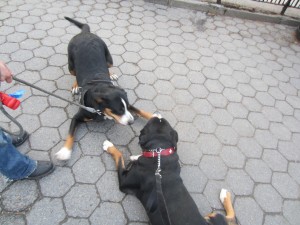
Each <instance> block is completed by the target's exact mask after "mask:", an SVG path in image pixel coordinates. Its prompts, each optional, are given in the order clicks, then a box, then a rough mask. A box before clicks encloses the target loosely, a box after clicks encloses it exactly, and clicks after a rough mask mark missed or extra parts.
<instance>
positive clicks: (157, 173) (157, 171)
mask: <svg viewBox="0 0 300 225" xmlns="http://www.w3.org/2000/svg"><path fill="white" fill-rule="evenodd" d="M162 150H163V149H162V148H157V149H155V150H154V151H153V155H154V152H156V153H157V169H156V171H155V175H158V176H160V177H161V174H160V172H161V168H160V156H161V154H160V153H161V152H162Z"/></svg>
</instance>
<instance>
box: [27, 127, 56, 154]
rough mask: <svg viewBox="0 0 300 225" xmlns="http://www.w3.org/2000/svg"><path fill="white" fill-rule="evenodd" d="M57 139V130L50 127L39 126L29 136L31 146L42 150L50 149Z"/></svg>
mask: <svg viewBox="0 0 300 225" xmlns="http://www.w3.org/2000/svg"><path fill="white" fill-rule="evenodd" d="M59 139H60V137H59V134H58V131H57V130H56V129H54V128H50V127H41V128H39V129H38V130H37V131H35V132H34V133H33V134H31V135H30V137H29V140H30V143H31V147H32V148H33V149H36V150H42V151H47V150H49V149H51V148H52V147H53V146H54V145H56V144H57V143H58V142H59ZM41 140H43V141H41Z"/></svg>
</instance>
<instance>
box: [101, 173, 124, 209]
mask: <svg viewBox="0 0 300 225" xmlns="http://www.w3.org/2000/svg"><path fill="white" fill-rule="evenodd" d="M96 186H97V189H98V192H99V194H100V197H101V200H102V201H111V202H116V203H117V202H120V201H122V199H123V198H124V196H125V194H124V193H122V192H121V191H120V190H119V181H118V177H117V173H116V172H112V171H107V172H105V173H104V174H103V176H102V177H101V178H100V180H99V181H98V182H97V184H96Z"/></svg>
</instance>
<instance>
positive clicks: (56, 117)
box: [40, 108, 67, 127]
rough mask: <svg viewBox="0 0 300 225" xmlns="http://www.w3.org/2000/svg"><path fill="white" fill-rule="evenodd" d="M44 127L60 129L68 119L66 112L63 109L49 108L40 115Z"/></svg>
mask: <svg viewBox="0 0 300 225" xmlns="http://www.w3.org/2000/svg"><path fill="white" fill-rule="evenodd" d="M40 118H41V122H42V125H43V126H48V127H59V126H60V125H61V124H62V123H63V122H64V121H66V119H67V115H66V113H65V111H64V110H63V109H61V108H49V109H46V110H45V111H44V112H43V113H41V114H40Z"/></svg>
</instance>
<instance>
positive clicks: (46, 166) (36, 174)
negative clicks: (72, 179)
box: [27, 161, 54, 179]
mask: <svg viewBox="0 0 300 225" xmlns="http://www.w3.org/2000/svg"><path fill="white" fill-rule="evenodd" d="M53 170H54V165H53V164H52V162H50V161H37V166H36V169H35V170H34V171H33V172H32V174H30V175H29V176H28V178H27V179H39V178H42V177H44V176H46V175H48V174H50V173H52V172H53Z"/></svg>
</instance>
